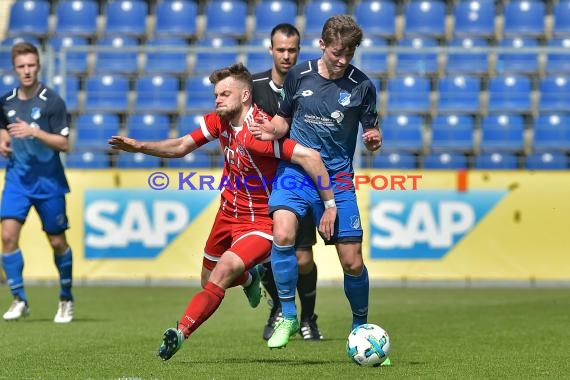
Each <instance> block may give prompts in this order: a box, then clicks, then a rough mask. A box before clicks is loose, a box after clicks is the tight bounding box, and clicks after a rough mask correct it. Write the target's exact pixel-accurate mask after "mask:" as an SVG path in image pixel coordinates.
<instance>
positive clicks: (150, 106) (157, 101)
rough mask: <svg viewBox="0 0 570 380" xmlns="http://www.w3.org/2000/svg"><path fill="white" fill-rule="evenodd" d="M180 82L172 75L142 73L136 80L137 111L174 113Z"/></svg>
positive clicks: (135, 109) (176, 106)
mask: <svg viewBox="0 0 570 380" xmlns="http://www.w3.org/2000/svg"><path fill="white" fill-rule="evenodd" d="M179 86H180V84H179V82H178V79H176V77H174V76H171V75H142V76H140V77H138V78H137V79H136V80H135V94H136V101H135V107H134V111H135V112H165V113H174V112H176V111H177V109H178V89H179Z"/></svg>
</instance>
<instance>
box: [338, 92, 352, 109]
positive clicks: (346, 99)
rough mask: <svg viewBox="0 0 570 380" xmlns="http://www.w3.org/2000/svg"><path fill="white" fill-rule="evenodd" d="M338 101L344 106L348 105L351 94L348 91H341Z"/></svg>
mask: <svg viewBox="0 0 570 380" xmlns="http://www.w3.org/2000/svg"><path fill="white" fill-rule="evenodd" d="M338 103H339V104H340V105H341V106H343V107H346V106H348V105H349V104H350V94H349V93H348V92H346V91H341V92H340V94H338Z"/></svg>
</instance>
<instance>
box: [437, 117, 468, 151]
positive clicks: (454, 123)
mask: <svg viewBox="0 0 570 380" xmlns="http://www.w3.org/2000/svg"><path fill="white" fill-rule="evenodd" d="M474 124H475V122H474V120H473V117H470V116H465V115H463V116H461V115H446V116H443V115H439V116H436V117H435V118H434V120H433V121H432V123H431V150H432V151H446V152H449V151H459V152H470V151H472V150H473V129H474Z"/></svg>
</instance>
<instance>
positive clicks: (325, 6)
mask: <svg viewBox="0 0 570 380" xmlns="http://www.w3.org/2000/svg"><path fill="white" fill-rule="evenodd" d="M345 13H348V12H347V6H346V3H345V2H344V1H341V0H308V1H307V3H306V4H305V10H304V15H305V29H304V30H303V33H302V37H303V39H311V38H315V37H320V36H321V32H322V30H323V25H324V24H325V21H326V20H327V19H328V18H329V17H331V16H334V15H338V14H345Z"/></svg>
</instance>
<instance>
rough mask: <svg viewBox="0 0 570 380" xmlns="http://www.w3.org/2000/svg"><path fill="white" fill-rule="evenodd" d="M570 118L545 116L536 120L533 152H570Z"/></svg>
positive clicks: (552, 115)
mask: <svg viewBox="0 0 570 380" xmlns="http://www.w3.org/2000/svg"><path fill="white" fill-rule="evenodd" d="M569 126H570V116H568V115H567V114H563V113H560V114H556V113H553V114H543V115H540V116H538V117H537V118H536V119H535V120H534V128H533V131H534V138H533V141H532V150H533V151H535V152H554V151H564V152H568V151H570V127H569Z"/></svg>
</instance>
